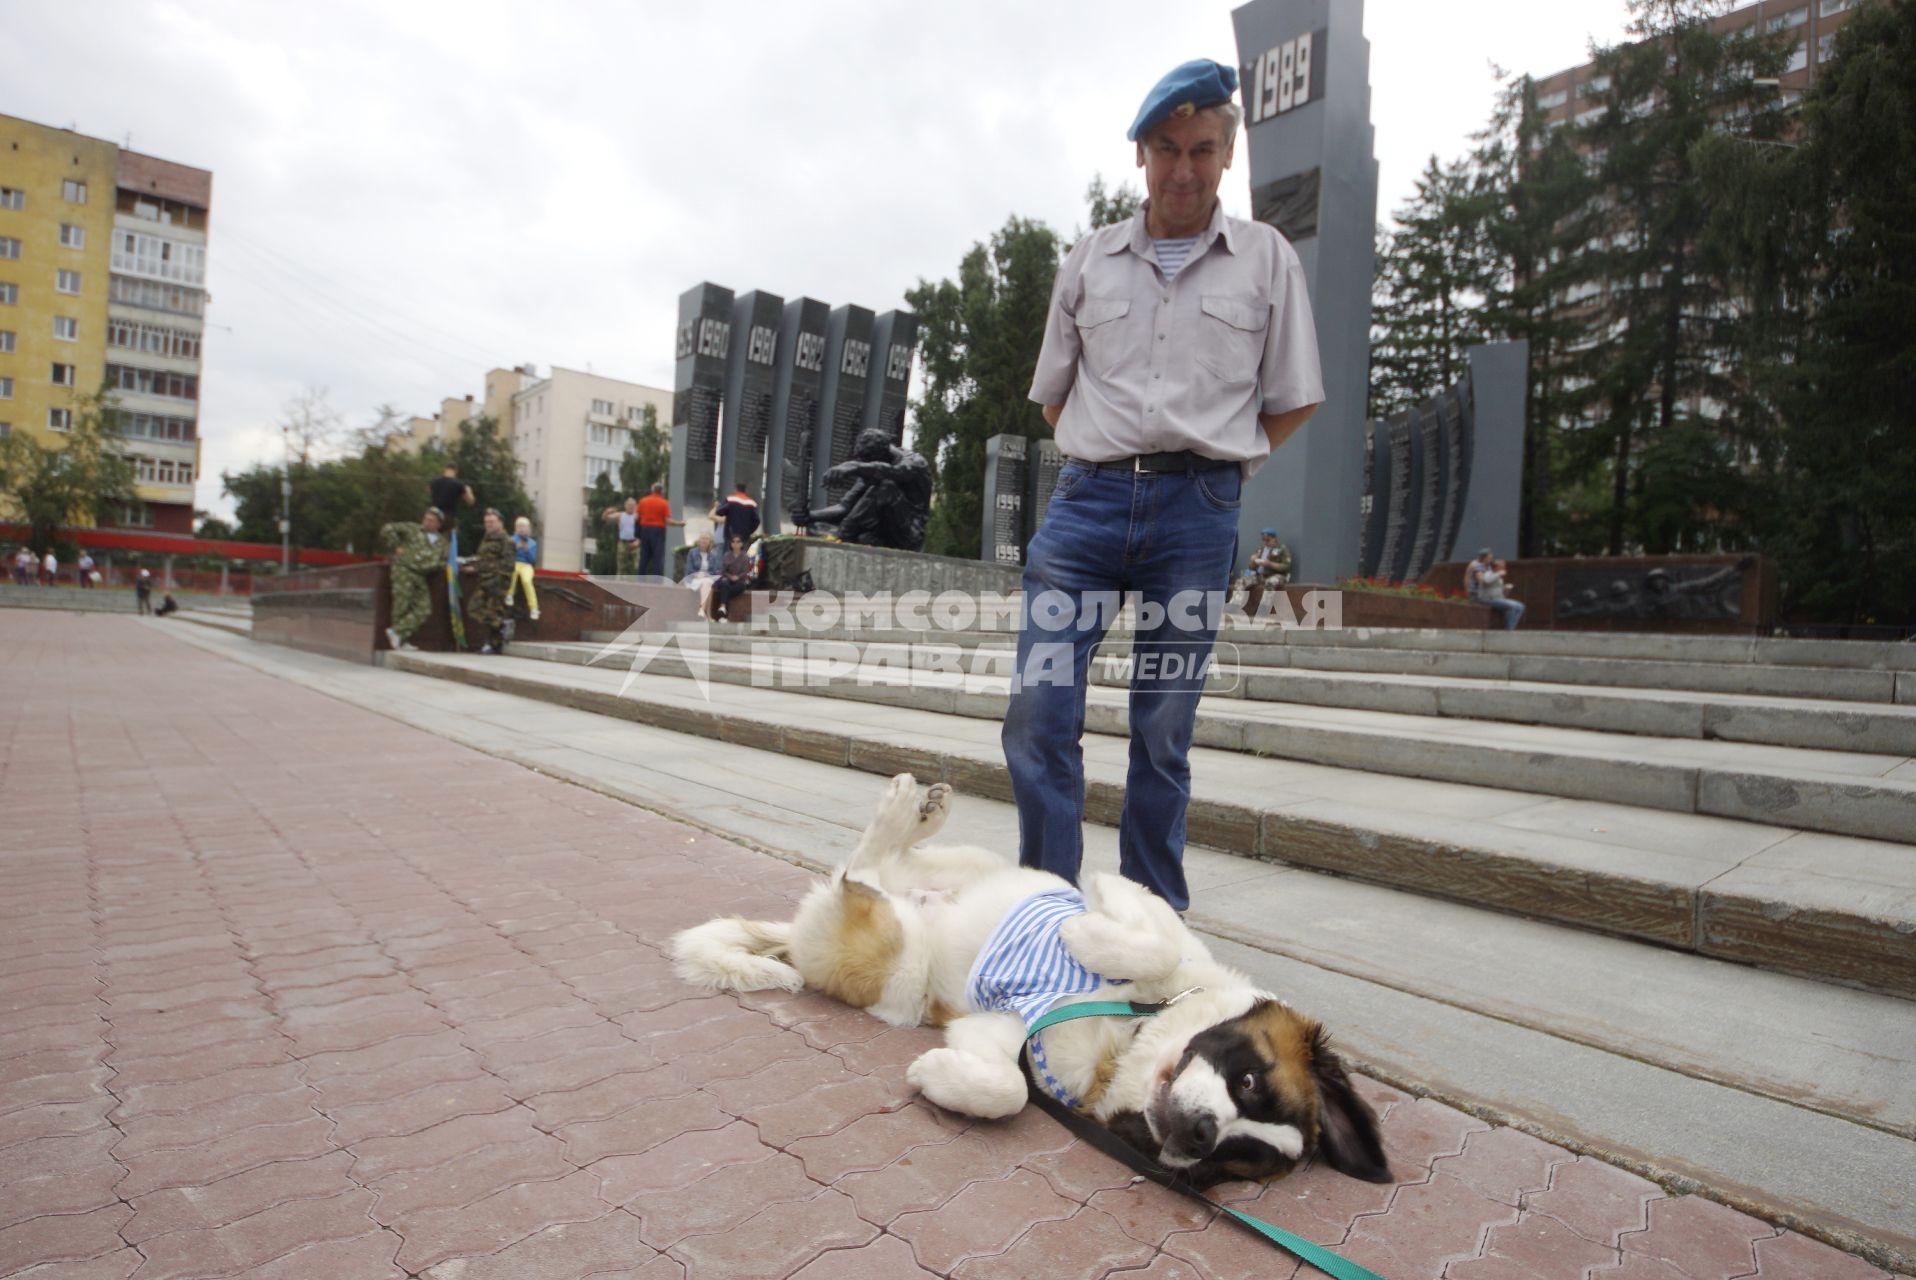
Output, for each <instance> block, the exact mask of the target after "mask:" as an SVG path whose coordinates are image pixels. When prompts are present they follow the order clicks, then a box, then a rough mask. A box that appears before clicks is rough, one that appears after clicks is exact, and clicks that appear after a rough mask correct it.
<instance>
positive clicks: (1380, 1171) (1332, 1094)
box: [1311, 1027, 1393, 1182]
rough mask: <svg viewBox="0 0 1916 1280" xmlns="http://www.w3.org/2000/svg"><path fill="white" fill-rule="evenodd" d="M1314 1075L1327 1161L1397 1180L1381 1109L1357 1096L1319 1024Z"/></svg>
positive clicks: (1372, 1178) (1355, 1173)
mask: <svg viewBox="0 0 1916 1280" xmlns="http://www.w3.org/2000/svg"><path fill="white" fill-rule="evenodd" d="M1311 1076H1312V1078H1313V1079H1314V1080H1315V1081H1316V1082H1317V1102H1318V1117H1319V1118H1318V1125H1319V1135H1318V1149H1319V1151H1320V1152H1321V1153H1322V1154H1323V1157H1324V1163H1326V1164H1328V1165H1329V1166H1330V1167H1331V1168H1333V1169H1335V1170H1337V1171H1338V1172H1339V1173H1347V1174H1349V1175H1350V1176H1351V1177H1353V1178H1362V1179H1363V1180H1364V1181H1365V1182H1390V1181H1393V1178H1392V1175H1391V1171H1390V1161H1389V1160H1388V1159H1387V1158H1386V1157H1385V1155H1384V1140H1383V1139H1382V1138H1381V1137H1379V1136H1378V1133H1377V1113H1376V1112H1375V1111H1372V1110H1371V1109H1370V1104H1369V1103H1368V1102H1365V1101H1364V1100H1363V1099H1362V1098H1360V1097H1358V1096H1357V1090H1355V1089H1353V1088H1352V1087H1351V1078H1350V1076H1349V1075H1348V1074H1347V1073H1346V1072H1345V1070H1344V1063H1343V1060H1342V1059H1340V1058H1339V1057H1338V1056H1337V1053H1336V1051H1335V1050H1333V1049H1332V1048H1331V1043H1330V1037H1329V1036H1328V1035H1326V1034H1325V1033H1324V1029H1323V1028H1322V1027H1319V1028H1318V1029H1317V1034H1316V1035H1314V1036H1312V1037H1311Z"/></svg>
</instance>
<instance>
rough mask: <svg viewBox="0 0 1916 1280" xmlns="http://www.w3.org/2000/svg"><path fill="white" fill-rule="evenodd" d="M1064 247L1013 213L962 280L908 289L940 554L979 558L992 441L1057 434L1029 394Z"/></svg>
mask: <svg viewBox="0 0 1916 1280" xmlns="http://www.w3.org/2000/svg"><path fill="white" fill-rule="evenodd" d="M1098 185H1099V184H1097V183H1094V184H1093V190H1094V191H1095V190H1097V189H1098ZM1061 248H1062V246H1061V244H1060V242H1059V239H1058V236H1057V233H1056V232H1054V231H1052V230H1051V229H1050V228H1049V227H1047V226H1045V225H1044V224H1043V223H1041V222H1034V221H1032V220H1030V219H1027V218H1019V217H1013V218H1011V219H1009V220H1008V221H1007V222H1006V223H1005V225H1004V227H1003V228H1002V229H1000V230H999V231H998V232H997V233H996V234H994V235H993V236H992V237H991V240H990V242H989V243H980V244H974V245H973V246H972V247H971V251H970V252H969V253H967V254H966V255H965V257H964V260H963V261H962V262H960V263H959V266H958V278H957V279H956V280H941V281H938V282H937V283H935V284H934V283H932V282H930V281H927V280H920V281H919V282H918V284H917V287H915V288H913V289H911V290H908V291H907V292H906V294H905V299H906V301H907V302H908V303H909V304H910V306H911V308H912V310H913V311H915V312H916V313H917V314H918V326H919V327H918V333H919V358H920V359H921V360H923V362H924V368H925V379H924V384H923V388H922V390H921V391H920V393H919V396H918V399H917V400H916V401H915V402H914V403H913V409H914V413H915V424H916V425H915V428H914V433H913V436H912V441H913V444H914V446H915V447H916V448H917V449H918V450H919V451H920V452H921V453H923V454H924V455H925V457H926V458H927V459H928V460H929V461H930V462H931V464H932V468H933V471H934V472H935V477H936V485H935V490H934V494H933V500H932V513H931V520H930V523H929V525H928V527H927V529H926V534H925V550H926V551H929V552H931V553H932V554H934V555H948V556H963V557H975V556H977V554H978V546H979V534H980V520H981V519H982V512H983V509H984V470H985V441H986V440H987V439H989V438H990V437H991V436H995V435H998V434H1000V433H1009V434H1013V435H1022V436H1025V437H1027V438H1031V439H1044V438H1048V437H1049V435H1050V429H1049V428H1048V427H1047V426H1046V425H1045V422H1044V418H1043V417H1042V416H1041V415H1040V414H1039V412H1038V406H1037V405H1035V404H1032V403H1031V401H1030V400H1028V399H1026V395H1027V393H1028V392H1029V391H1030V389H1031V378H1032V374H1033V372H1034V371H1035V370H1036V368H1037V364H1038V350H1039V348H1040V347H1041V346H1042V345H1043V343H1044V328H1045V318H1046V315H1047V313H1048V312H1049V309H1050V304H1051V286H1052V282H1053V279H1054V278H1055V277H1056V275H1057V271H1058V261H1059V256H1060V252H1061Z"/></svg>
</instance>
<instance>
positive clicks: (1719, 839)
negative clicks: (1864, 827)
mask: <svg viewBox="0 0 1916 1280" xmlns="http://www.w3.org/2000/svg"><path fill="white" fill-rule="evenodd" d="M385 658H386V661H387V663H388V664H389V665H391V666H392V667H394V668H396V669H399V670H405V671H412V672H417V673H422V674H429V675H436V676H440V677H443V678H446V679H451V680H457V681H462V682H465V683H468V684H472V685H476V686H478V687H480V688H486V689H494V690H499V691H503V692H509V693H513V694H516V695H519V696H522V697H529V698H534V699H537V700H539V701H543V702H548V703H552V704H555V705H559V706H567V707H574V708H580V709H588V710H592V711H595V712H598V713H601V714H604V715H608V716H613V717H617V718H619V719H625V720H632V721H637V722H640V723H644V724H650V725H656V726H659V727H662V728H667V729H672V730H674V731H677V732H683V733H690V734H695V735H698V736H702V737H709V738H717V739H720V740H722V741H726V742H732V743H737V744H741V745H746V746H753V747H758V748H762V749H765V750H769V751H773V752H777V753H780V754H786V755H794V756H798V757H801V758H805V759H812V760H822V761H825V762H827V763H832V764H839V765H849V766H850V767H852V768H855V769H863V770H867V771H870V772H875V773H883V774H888V775H889V774H892V773H898V772H902V771H910V772H912V773H915V774H917V775H918V776H919V777H921V778H925V779H934V778H941V779H945V780H947V781H950V782H953V783H954V784H956V785H957V786H959V787H960V788H961V789H963V790H965V791H967V792H968V793H971V794H977V795H983V796H988V797H992V798H996V799H1008V798H1009V796H1010V783H1009V780H1008V778H1007V777H1006V775H1005V770H1004V759H1003V754H1002V751H1001V749H1000V746H999V742H998V727H997V725H996V724H995V723H993V722H991V721H989V720H987V719H984V718H981V717H977V716H965V715H956V714H949V713H945V714H940V713H936V712H928V711H925V710H923V709H919V708H913V707H907V706H898V705H893V704H892V703H891V702H887V701H858V700H851V699H835V698H817V697H811V696H808V695H806V694H803V693H798V692H793V691H790V690H784V689H764V688H752V687H750V686H749V685H748V684H728V683H722V682H719V683H712V684H710V685H708V686H705V687H704V688H703V690H702V689H701V686H700V685H699V684H698V683H697V682H695V681H693V680H690V679H684V678H679V677H673V676H666V675H660V674H657V673H655V672H651V671H648V672H646V673H644V674H636V675H635V674H632V673H629V672H624V671H617V670H604V669H601V668H598V667H582V666H576V665H567V664H560V663H554V662H546V661H539V660H536V659H529V658H519V657H506V658H481V657H477V656H473V655H452V654H418V653H400V654H388V655H385ZM973 696H983V695H973ZM1374 737H1375V738H1376V741H1377V742H1378V744H1379V745H1380V747H1381V745H1382V744H1383V743H1384V742H1385V741H1387V739H1386V737H1385V736H1384V735H1374ZM1084 747H1085V751H1084V755H1085V773H1086V816H1087V819H1088V820H1090V821H1093V822H1103V823H1115V822H1116V821H1117V816H1118V813H1119V811H1120V810H1121V809H1122V806H1123V799H1124V780H1125V774H1126V769H1127V755H1128V744H1127V743H1126V742H1125V741H1124V740H1123V739H1121V738H1118V737H1115V736H1104V735H1094V736H1090V737H1087V738H1086V740H1085V744H1084ZM1192 771H1193V792H1192V799H1193V802H1192V806H1191V810H1190V815H1189V830H1190V836H1191V839H1192V840H1193V841H1195V842H1199V843H1203V844H1206V845H1210V846H1212V847H1214V848H1218V849H1222V850H1226V851H1228V852H1231V853H1235V854H1239V855H1245V856H1250V857H1255V858H1262V859H1267V860H1281V861H1284V862H1286V863H1290V864H1293V865H1299V866H1309V867H1315V868H1318V869H1321V870H1326V871H1334V872H1338V873H1340V874H1345V875H1351V876H1356V877H1359V878H1363V879H1368V880H1373V881H1376V882H1379V883H1383V884H1390V885H1395V886H1398V887H1402V888H1408V889H1412V890H1415V891H1416V892H1419V893H1426V894H1431V895H1434V896H1439V897H1446V898H1452V899H1456V900H1459V901H1463V902H1468V903H1472V904H1474V905H1478V906H1489V907H1495V908H1497V909H1500V910H1506V911H1512V912H1517V913H1521V914H1525V915H1530V916H1535V917H1540V918H1543V919H1548V920H1555V921H1560V922H1564V923H1570V924H1575V925H1579V926H1582V927H1585V928H1590V929H1594V930H1598V931H1600V932H1605V933H1611V934H1617V935H1620V936H1625V937H1632V938H1640V939H1645V940H1649V941H1653V942H1657V943H1660V944H1663V945H1667V946H1672V947H1678V948H1682V949H1685V950H1689V951H1695V952H1697V953H1699V954H1704V955H1712V956H1716V957H1719V958H1723V959H1730V960H1737V961H1742V962H1746V963H1750V964H1756V965H1761V966H1764V967H1767V968H1772V969H1777V970H1782V971H1787V972H1792V973H1800V974H1806V975H1809V976H1812V977H1818V978H1825V979H1830V980H1833V981H1839V982H1844V983H1849V984H1854V985H1858V986H1863V987H1869V988H1872V989H1876V990H1882V991H1887V992H1892V993H1895V994H1901V995H1916V947H1912V945H1911V939H1912V937H1913V936H1916V850H1912V849H1911V848H1910V847H1909V846H1907V845H1903V844H1892V843H1888V842H1883V841H1874V840H1864V839H1855V838H1850V837H1845V836H1841V835H1831V834H1818V833H1812V832H1798V831H1790V830H1787V829H1785V828H1784V827H1781V826H1777V825H1774V824H1759V823H1753V822H1747V821H1729V820H1724V819H1722V818H1718V817H1711V816H1703V815H1698V814H1691V813H1675V812H1668V811H1658V810H1653V809H1645V808H1642V807H1637V806H1631V805H1622V804H1609V803H1601V802H1591V801H1587V800H1575V799H1565V798H1559V797H1542V796H1538V795H1536V794H1530V793H1526V792H1524V791H1520V790H1517V789H1513V788H1498V787H1493V786H1489V785H1485V784H1484V783H1483V781H1482V780H1481V779H1479V780H1477V781H1474V782H1467V783H1451V782H1433V781H1427V780H1423V779H1419V778H1411V777H1402V776H1393V775H1391V774H1389V773H1385V772H1378V771H1376V770H1374V769H1366V768H1363V767H1361V762H1360V763H1353V764H1352V765H1350V766H1349V767H1332V766H1329V765H1325V764H1321V763H1315V762H1303V761H1291V760H1271V759H1260V758H1257V757H1255V756H1252V755H1249V754H1246V753H1244V752H1242V751H1227V750H1218V749H1215V748H1211V747H1199V748H1197V749H1195V750H1194V751H1193V759H1192Z"/></svg>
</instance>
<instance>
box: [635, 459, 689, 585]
mask: <svg viewBox="0 0 1916 1280" xmlns="http://www.w3.org/2000/svg"><path fill="white" fill-rule="evenodd" d="M684 523H685V521H683V520H674V519H673V518H672V504H671V503H670V502H667V501H666V500H665V485H664V484H663V483H661V482H660V481H657V480H654V481H653V482H652V491H651V492H650V493H648V494H646V495H645V496H644V497H643V498H640V499H639V572H640V573H641V574H642V575H644V576H646V577H669V576H671V571H670V569H668V568H667V567H666V563H665V527H666V526H667V525H672V524H676V525H683V524H684Z"/></svg>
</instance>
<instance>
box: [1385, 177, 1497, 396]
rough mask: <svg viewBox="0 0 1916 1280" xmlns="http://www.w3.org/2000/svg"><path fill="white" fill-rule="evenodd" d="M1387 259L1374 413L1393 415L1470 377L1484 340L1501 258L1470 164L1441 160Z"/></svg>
mask: <svg viewBox="0 0 1916 1280" xmlns="http://www.w3.org/2000/svg"><path fill="white" fill-rule="evenodd" d="M1393 217H1394V218H1395V219H1396V223H1397V226H1396V229H1395V230H1393V231H1391V232H1389V233H1388V234H1387V236H1386V239H1385V243H1384V245H1383V248H1382V252H1381V253H1380V254H1379V258H1378V262H1379V269H1378V274H1377V287H1376V289H1375V290H1374V291H1373V299H1372V301H1373V309H1372V316H1371V375H1370V396H1371V401H1370V413H1371V416H1372V417H1376V418H1384V417H1389V416H1390V415H1392V414H1395V413H1401V412H1402V411H1404V410H1405V409H1408V408H1410V407H1411V406H1413V405H1416V404H1418V403H1421V402H1422V401H1424V400H1428V399H1429V398H1430V397H1431V396H1433V395H1436V394H1437V393H1438V392H1439V391H1442V390H1443V389H1444V388H1446V387H1448V386H1450V385H1451V384H1452V383H1454V382H1456V381H1457V380H1458V379H1459V378H1460V377H1462V376H1463V372H1464V350H1465V348H1467V347H1470V346H1472V345H1474V344H1476V343H1479V342H1482V341H1483V340H1484V336H1485V335H1484V331H1483V322H1484V306H1483V304H1484V300H1485V299H1486V298H1487V296H1488V295H1489V293H1490V291H1491V289H1492V287H1493V286H1494V284H1495V271H1496V262H1495V260H1494V258H1492V257H1491V256H1490V255H1489V253H1488V251H1487V249H1488V246H1487V244H1486V239H1485V228H1484V222H1483V218H1482V215H1481V211H1480V209H1479V207H1478V204H1477V202H1476V201H1474V200H1473V199H1472V190H1471V178H1470V171H1469V168H1468V166H1467V165H1466V164H1464V163H1462V162H1458V163H1453V164H1449V165H1445V164H1440V163H1439V162H1438V160H1437V157H1436V156H1432V157H1431V158H1430V160H1429V162H1428V163H1427V164H1426V165H1425V167H1424V173H1423V176H1422V177H1421V178H1419V179H1418V180H1417V188H1416V194H1415V195H1413V196H1412V198H1411V201H1410V203H1409V204H1407V205H1405V206H1404V207H1403V208H1401V209H1398V210H1397V211H1396V213H1395V214H1394V215H1393Z"/></svg>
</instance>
